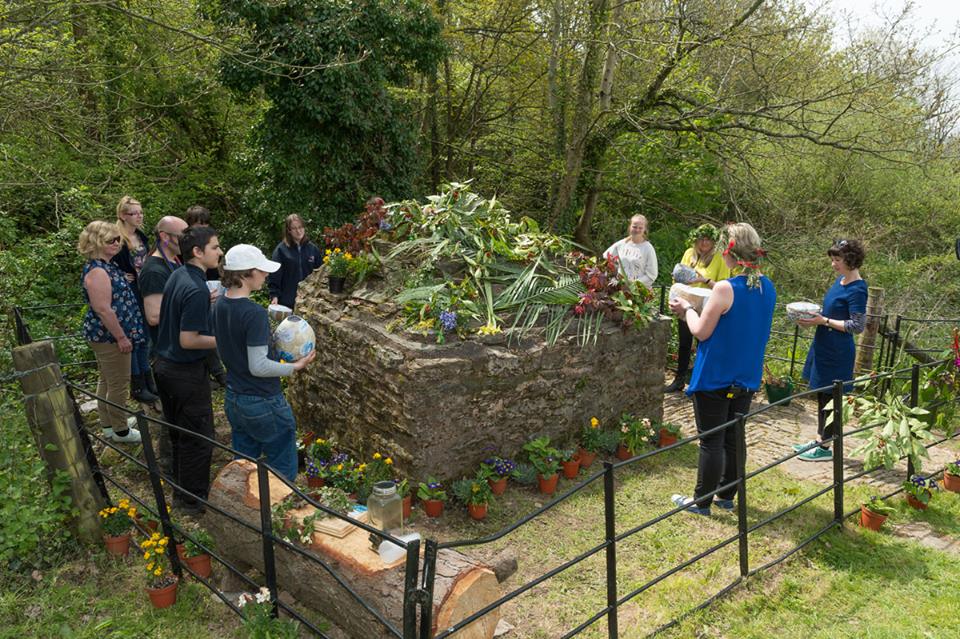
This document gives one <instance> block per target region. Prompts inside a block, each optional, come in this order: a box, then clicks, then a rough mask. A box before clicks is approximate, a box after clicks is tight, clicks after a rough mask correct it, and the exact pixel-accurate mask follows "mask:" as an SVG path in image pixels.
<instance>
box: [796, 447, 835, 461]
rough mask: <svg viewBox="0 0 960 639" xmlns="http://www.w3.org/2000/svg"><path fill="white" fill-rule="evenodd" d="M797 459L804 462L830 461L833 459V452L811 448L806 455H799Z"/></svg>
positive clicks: (826, 449)
mask: <svg viewBox="0 0 960 639" xmlns="http://www.w3.org/2000/svg"><path fill="white" fill-rule="evenodd" d="M797 459H802V460H803V461H830V460H831V459H833V451H831V450H830V449H829V448H820V447H819V446H817V447H816V448H811V449H810V450H808V451H807V452H805V453H800V454H799V455H797Z"/></svg>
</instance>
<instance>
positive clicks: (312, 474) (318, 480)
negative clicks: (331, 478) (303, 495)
mask: <svg viewBox="0 0 960 639" xmlns="http://www.w3.org/2000/svg"><path fill="white" fill-rule="evenodd" d="M326 473H327V462H325V461H323V460H314V459H313V458H312V457H307V470H306V475H307V487H308V488H323V487H324V485H325V484H326Z"/></svg>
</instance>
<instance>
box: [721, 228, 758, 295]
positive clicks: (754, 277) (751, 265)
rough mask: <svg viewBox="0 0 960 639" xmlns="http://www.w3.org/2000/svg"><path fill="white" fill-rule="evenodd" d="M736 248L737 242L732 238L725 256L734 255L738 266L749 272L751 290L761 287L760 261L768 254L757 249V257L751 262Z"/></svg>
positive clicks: (748, 282) (724, 252)
mask: <svg viewBox="0 0 960 639" xmlns="http://www.w3.org/2000/svg"><path fill="white" fill-rule="evenodd" d="M736 247H737V241H736V240H735V239H733V238H732V237H731V238H730V241H729V242H728V243H727V248H725V249H724V250H723V254H724V255H730V254H731V253H732V254H733V257H735V258H736V259H737V266H739V267H741V268H742V269H743V270H745V271H746V272H747V286H749V287H750V288H755V287H757V286H760V260H761V259H763V258H764V257H766V256H767V252H766V251H764V250H763V249H762V248H760V247H757V249H756V251H755V257H754V258H753V260H749V259H747V257H746V256H744V255H743V254H742V253H741V252H740V251H738V250H736Z"/></svg>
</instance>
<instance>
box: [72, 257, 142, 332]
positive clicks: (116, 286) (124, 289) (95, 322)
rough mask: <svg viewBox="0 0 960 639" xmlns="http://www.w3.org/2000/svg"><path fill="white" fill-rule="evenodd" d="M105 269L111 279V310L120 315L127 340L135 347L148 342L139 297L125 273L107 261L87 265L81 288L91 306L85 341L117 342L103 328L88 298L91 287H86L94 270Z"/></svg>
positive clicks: (85, 318)
mask: <svg viewBox="0 0 960 639" xmlns="http://www.w3.org/2000/svg"><path fill="white" fill-rule="evenodd" d="M95 268H102V269H103V270H104V271H106V272H107V275H108V276H109V277H110V291H111V296H110V306H111V308H113V312H114V313H116V314H117V320H118V321H119V322H120V328H122V329H123V332H124V333H125V334H126V336H127V338H128V339H129V340H130V342H131V343H132V344H134V345H136V344H144V343H146V341H147V336H146V333H145V332H144V328H143V315H141V314H140V304H139V303H138V302H137V296H136V295H134V293H133V289H132V288H130V283H129V282H128V281H127V278H126V277H124V275H123V271H121V270H120V268H119V267H118V266H117V265H116V264H113V263H112V262H104V261H103V260H89V261H88V262H87V263H86V264H84V265H83V274H82V275H81V276H80V288H81V289H83V300H84V301H85V302H86V303H87V305H88V306H87V314H86V315H84V316H83V330H82V332H83V337H84V339H86V340H87V341H88V342H101V343H107V344H113V343H115V342H116V341H117V340H115V339H114V338H113V335H111V334H110V331H108V330H107V328H106V327H105V326H104V325H103V322H102V321H101V320H100V316H99V315H97V314H96V313H95V312H94V311H93V309H92V308H90V306H89V304H90V297H89V295H87V287H86V286H83V279H84V278H85V277H86V276H87V273H89V272H90V271H91V270H92V269H95Z"/></svg>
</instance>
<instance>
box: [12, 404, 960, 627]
mask: <svg viewBox="0 0 960 639" xmlns="http://www.w3.org/2000/svg"><path fill="white" fill-rule="evenodd" d="M4 413H5V417H7V416H9V417H11V419H9V420H5V423H13V424H15V425H19V426H16V427H14V428H12V429H8V430H7V431H6V435H5V437H7V438H10V437H19V438H24V437H25V438H27V439H26V441H27V442H29V435H28V434H27V431H26V429H25V427H24V424H23V418H22V416H19V415H17V412H16V411H12V410H10V405H9V404H8V405H7V407H6V409H5V410H4ZM220 418H222V415H221V416H220ZM220 426H222V424H220ZM222 435H223V434H222V433H221V437H222ZM7 443H8V444H9V441H7ZM15 450H18V451H20V452H23V451H24V450H27V449H25V448H24V447H23V446H19V445H18V446H17V447H16V449H15ZM696 455H697V451H696V449H695V448H694V447H693V446H684V447H682V448H681V449H678V450H674V451H670V452H667V453H664V454H660V455H657V456H655V457H653V458H650V459H647V460H644V461H643V462H639V463H636V464H633V465H631V466H629V467H625V468H621V469H619V470H618V471H617V475H616V484H617V490H616V495H615V504H616V506H615V507H616V513H617V520H616V521H617V532H618V533H622V532H624V531H626V530H628V529H630V528H632V527H634V526H637V525H639V524H641V523H643V522H645V521H647V520H649V519H650V518H652V517H654V516H656V515H659V514H661V513H663V512H665V511H666V510H668V509H669V508H671V505H670V504H669V495H670V494H671V493H674V492H686V493H689V492H690V490H691V488H692V486H693V483H694V481H695V474H696ZM15 457H16V456H14V455H9V456H7V457H6V458H5V461H6V462H7V463H11V464H13V463H16V462H15ZM101 458H102V460H103V461H104V463H105V464H107V465H109V466H110V467H111V471H112V472H113V473H114V474H115V475H117V476H119V477H123V478H124V480H126V481H131V482H134V483H135V484H137V490H136V492H137V493H138V494H141V495H144V496H145V495H148V494H149V490H148V489H147V485H146V483H145V482H143V481H142V479H140V478H139V471H136V470H135V469H134V468H133V466H132V465H131V464H129V463H128V462H125V461H123V460H122V459H120V458H119V456H116V455H113V456H111V455H110V454H105V455H102V456H101ZM221 461H223V460H221ZM22 464H23V467H24V468H29V470H30V473H32V475H31V477H32V479H31V478H29V477H28V478H27V479H26V480H22V481H21V484H20V488H19V489H18V492H17V494H19V495H21V499H22V500H27V499H38V497H35V496H34V497H28V496H27V495H28V491H27V490H25V487H26V486H27V485H28V484H29V483H30V482H36V481H37V480H38V477H39V475H38V472H39V471H38V470H37V464H36V461H35V460H29V459H24V460H23V461H22ZM599 468H600V466H599V465H594V466H593V468H591V471H593V472H595V471H597V470H598V469H599ZM7 477H8V478H11V481H12V478H14V477H16V473H10V474H7ZM583 477H585V474H581V478H583ZM24 481H25V482H26V483H23V482H24ZM573 485H574V484H573V483H572V482H569V481H566V480H561V486H560V490H561V491H563V490H567V489H569V488H571V487H572V486H573ZM818 488H819V487H818V486H816V485H814V484H812V483H810V482H804V481H799V480H796V479H793V478H791V477H789V476H787V475H785V474H783V473H781V472H779V471H777V470H773V471H768V472H766V473H764V474H763V475H761V476H759V477H757V478H755V479H752V480H750V482H749V483H748V503H749V505H750V506H749V514H748V517H749V521H750V523H751V524H753V523H756V522H758V521H760V520H761V519H763V518H765V517H767V516H769V515H770V514H772V513H774V512H776V511H778V510H780V509H782V508H784V507H786V506H789V505H791V504H793V503H796V502H797V501H799V500H800V499H802V498H803V497H804V496H805V495H809V494H811V493H813V492H815V491H816V490H817V489H818ZM869 495H870V490H869V489H868V488H866V487H863V486H851V487H848V489H847V491H846V501H845V506H846V509H847V510H852V509H854V508H855V507H856V506H857V504H858V503H859V502H860V501H863V500H865V499H866V498H867V497H868V496H869ZM832 500H833V497H832V494H829V493H828V494H827V495H824V496H822V497H820V498H818V499H817V500H815V501H813V502H811V503H810V504H808V505H806V506H804V507H803V508H800V509H798V510H796V511H795V512H793V513H791V514H789V515H787V516H785V517H783V518H781V519H780V520H778V521H776V522H774V523H772V524H770V525H768V526H765V527H764V528H762V529H760V530H758V531H756V532H754V533H752V534H751V535H750V547H749V553H750V565H751V567H757V566H759V565H761V564H763V563H765V562H767V561H769V560H772V559H774V558H776V557H778V556H780V555H781V554H783V553H784V552H786V551H787V550H789V549H791V548H793V547H794V546H795V545H796V544H798V543H799V542H800V541H801V540H803V539H805V538H806V537H807V536H808V535H810V534H811V533H813V532H814V531H816V530H818V529H820V528H821V527H822V526H824V525H825V524H826V523H827V522H829V521H830V520H831V518H832ZM544 501H545V498H544V497H543V496H541V495H538V494H537V493H535V492H534V490H533V489H531V488H524V487H520V486H517V485H516V484H512V485H511V487H510V488H509V489H508V491H507V494H506V495H505V496H504V497H502V498H498V499H497V500H496V501H495V502H494V503H493V504H492V505H491V508H490V515H489V517H488V519H487V520H485V521H483V522H474V521H472V520H470V519H469V518H468V517H467V516H466V513H465V509H462V508H460V507H458V506H457V505H454V504H451V505H450V506H449V508H448V510H447V513H446V514H445V515H444V516H443V518H442V519H441V520H439V521H432V520H426V519H425V518H422V517H417V518H416V519H415V520H414V527H415V528H416V529H418V530H419V531H420V532H422V533H423V534H424V536H426V537H433V538H436V539H440V540H450V539H464V538H477V537H481V536H484V535H487V534H490V533H493V532H496V531H497V530H500V529H501V528H502V527H504V526H506V525H508V524H509V523H511V522H513V521H516V520H517V519H518V518H519V517H521V516H523V514H525V513H527V512H530V511H531V510H533V509H535V508H537V507H538V506H539V505H542V504H543V503H544ZM893 504H894V506H895V507H896V509H897V513H896V514H895V515H894V516H893V517H892V522H894V523H895V524H896V523H902V522H910V521H923V522H925V523H926V524H927V525H928V526H929V528H930V529H931V530H932V531H933V532H935V533H936V534H938V535H941V536H944V537H953V538H956V537H958V536H960V523H958V522H960V497H958V496H957V495H954V494H941V495H938V496H937V497H936V499H935V500H934V504H933V505H932V506H931V509H930V510H928V511H926V512H924V513H918V512H917V511H914V510H912V509H910V508H909V507H907V506H906V505H905V504H904V503H903V500H902V499H901V498H895V499H894V500H893ZM30 512H32V511H30ZM887 526H888V528H889V526H890V524H888V525H887ZM736 531H737V525H736V516H735V514H734V513H729V512H725V511H719V510H715V512H714V516H713V517H711V518H701V517H697V516H692V515H687V514H680V515H678V516H675V517H671V518H669V519H667V520H665V521H663V522H660V523H658V524H656V525H654V526H651V527H649V528H647V529H645V530H643V531H641V532H639V533H637V534H635V535H633V536H631V537H629V538H627V539H625V540H623V541H622V542H620V543H619V544H618V545H617V557H618V570H619V574H618V583H617V592H618V595H619V596H623V595H625V594H626V593H628V592H630V591H632V590H634V589H637V588H640V587H641V586H643V585H644V584H646V583H647V582H648V581H650V580H651V579H654V578H655V577H657V576H658V575H659V574H661V573H662V572H663V571H665V570H667V569H669V568H670V567H672V566H674V565H677V564H679V563H681V562H683V561H685V560H688V559H690V558H691V557H693V556H694V555H696V554H697V553H699V552H701V551H703V550H705V549H707V548H708V547H709V546H711V545H713V544H716V543H718V542H719V541H721V540H723V539H726V538H728V537H730V536H732V535H734V534H735V533H736ZM603 532H604V527H603V500H602V482H600V481H596V482H594V483H593V484H592V485H591V486H589V487H588V488H586V489H585V490H583V491H581V492H580V493H578V494H577V495H576V496H574V497H573V498H571V499H569V500H567V501H566V502H564V503H563V504H560V505H559V506H557V507H556V508H554V509H553V510H551V511H550V513H549V514H548V515H547V516H545V517H543V518H539V519H537V520H534V521H531V522H530V523H528V524H526V525H524V526H522V527H521V528H519V529H518V530H516V531H514V532H512V533H510V534H509V535H507V536H506V537H505V538H504V539H502V540H499V541H497V542H494V543H491V544H486V545H483V546H479V547H475V548H474V549H468V550H467V552H468V553H476V554H478V555H480V556H483V557H486V556H491V555H493V554H494V553H496V552H498V551H500V550H504V549H508V548H509V549H511V550H512V551H513V552H515V553H516V554H517V556H518V559H519V569H518V574H517V575H515V576H513V577H512V578H510V580H509V581H507V582H506V584H504V586H503V588H504V592H507V591H508V590H509V589H513V588H517V587H519V586H520V585H522V584H523V583H526V582H527V581H529V580H530V579H533V578H535V577H537V576H539V575H541V574H543V573H544V572H546V571H547V570H549V569H551V568H553V567H555V566H557V565H559V564H561V563H563V562H565V561H567V560H569V559H571V558H573V557H574V556H576V555H577V554H579V553H582V552H585V551H586V550H588V549H589V548H591V547H593V546H595V545H596V544H598V543H600V542H601V541H602V540H603ZM61 552H62V549H61ZM71 553H73V554H76V553H77V550H76V547H71V548H70V549H69V550H68V552H67V554H68V555H69V554H71ZM80 555H81V556H80V557H79V558H77V559H74V560H72V561H57V560H55V559H54V560H52V565H40V564H37V567H36V568H35V569H34V570H31V569H30V568H29V567H28V566H26V565H21V566H20V569H19V570H16V571H14V570H7V571H6V572H4V573H2V574H0V579H2V580H3V584H2V585H3V592H2V594H0V637H7V636H9V637H98V638H99V637H174V638H176V637H181V636H183V637H188V636H189V637H224V636H237V637H239V636H243V631H242V628H241V626H240V620H239V618H238V617H237V616H236V615H235V614H233V613H232V612H231V611H230V610H228V609H227V608H226V607H225V606H224V605H223V604H222V603H220V602H218V601H216V600H214V598H213V595H212V594H211V593H209V592H208V591H207V590H206V589H205V588H203V587H202V586H200V585H197V584H192V583H188V584H185V586H184V588H183V589H182V590H181V594H180V600H179V601H178V603H177V605H176V606H175V607H174V608H172V609H171V610H168V611H153V610H152V609H151V608H150V607H149V604H148V603H147V599H146V595H145V593H144V592H143V590H142V581H141V579H140V569H139V565H138V564H137V563H136V562H134V561H127V562H117V561H112V560H109V559H108V558H107V557H106V556H105V555H104V554H103V552H102V551H101V550H99V549H84V550H83V551H82V552H80ZM61 556H62V555H61ZM958 570H960V557H958V556H956V555H953V554H948V553H944V552H941V551H937V550H933V549H929V548H926V547H924V546H921V545H920V544H919V543H918V542H916V541H914V540H912V539H906V538H902V537H898V536H895V535H893V534H891V532H890V531H889V530H886V531H883V532H881V533H872V532H868V531H862V530H860V529H859V528H857V527H855V525H854V522H853V521H848V522H847V526H846V528H845V529H844V530H843V531H836V532H831V533H828V534H827V535H826V536H824V537H823V538H821V540H819V541H816V542H814V543H813V544H811V545H810V546H808V547H807V548H806V549H805V550H804V551H802V552H801V553H799V554H797V555H795V556H794V557H793V558H791V559H790V560H788V561H787V562H785V563H784V564H781V565H780V566H778V567H775V568H773V569H771V570H769V571H766V572H764V573H761V574H759V575H757V576H755V577H753V578H750V579H748V580H747V581H746V582H745V583H744V584H742V585H741V586H739V587H737V588H736V589H734V590H733V591H732V592H731V593H730V594H728V595H727V596H726V597H724V598H721V599H720V600H719V601H718V602H717V603H715V604H714V605H713V606H711V607H710V608H708V609H706V610H704V611H701V612H696V613H692V614H690V615H688V616H687V617H685V618H683V619H681V621H680V623H679V624H678V625H676V626H674V627H672V628H669V629H667V630H665V631H664V632H663V633H662V636H664V637H669V638H671V639H673V638H688V637H689V638H695V637H696V638H700V637H717V638H721V637H724V638H726V637H729V638H731V639H732V638H740V637H748V638H749V637H769V636H777V637H803V638H804V639H809V638H812V637H827V636H829V637H831V638H832V637H838V636H839V637H845V636H851V637H853V636H860V637H876V638H885V637H891V638H892V637H898V638H899V637H907V638H909V637H918V638H919V637H950V636H958V635H960V613H958V612H957V611H956V607H955V606H954V605H953V602H952V597H951V595H950V593H951V592H952V589H951V586H952V584H953V582H954V581H955V578H954V575H955V574H957V573H958ZM605 574H606V573H605V558H604V554H603V552H600V553H598V554H596V555H594V556H593V557H591V558H589V559H587V560H586V561H584V562H583V563H582V564H580V565H578V566H575V567H573V568H571V569H568V570H566V571H564V572H562V573H560V574H559V575H558V576H557V577H555V578H553V579H551V580H549V581H548V582H546V583H545V584H542V585H540V586H537V587H536V588H534V589H532V590H531V591H529V592H527V593H525V594H523V595H521V596H520V597H518V598H517V599H516V600H514V601H512V602H510V603H508V604H507V605H505V606H504V609H503V617H504V618H505V619H506V620H508V621H510V622H511V623H513V624H515V625H516V626H517V629H516V630H515V631H514V632H513V634H512V635H511V636H512V637H516V638H517V639H540V638H548V637H558V636H561V635H563V634H564V633H565V632H568V631H569V630H571V629H572V628H574V627H576V626H577V625H579V624H580V623H582V622H583V621H585V620H586V619H587V618H589V617H590V616H592V615H593V614H594V613H595V612H597V611H598V610H600V609H602V608H603V607H604V606H605V605H606V598H605V596H606V595H605ZM738 575H739V570H738V548H737V543H736V542H734V543H732V544H730V545H728V546H727V547H725V548H723V549H722V550H720V551H718V552H716V553H714V554H712V555H710V556H709V557H707V558H705V559H703V560H701V561H699V562H697V563H695V564H694V565H692V566H690V567H689V568H687V569H685V570H683V571H681V572H679V573H677V574H675V575H673V576H670V577H668V578H666V579H664V580H663V581H661V582H660V583H658V584H656V585H654V586H652V587H650V588H649V589H647V590H645V591H644V592H642V593H641V594H639V595H638V596H637V597H635V598H634V599H632V600H631V601H630V602H628V603H626V604H624V605H623V606H622V607H621V609H620V611H619V615H618V619H619V626H620V636H621V637H624V638H633V637H645V636H647V635H648V634H649V633H650V632H651V631H653V630H655V629H656V628H659V627H660V626H662V625H664V624H667V623H669V622H671V621H672V620H673V619H675V618H676V617H677V616H678V615H682V614H683V613H686V612H688V611H691V610H692V609H694V608H695V607H696V606H697V605H699V603H700V602H702V601H703V600H705V599H707V598H708V597H710V596H712V595H714V594H715V593H717V592H718V591H720V590H721V589H723V588H724V587H725V586H726V585H727V584H729V583H730V582H732V581H733V580H735V579H736V578H737V577H738ZM582 636H584V637H605V636H606V625H605V620H603V619H601V620H600V621H598V622H597V623H595V624H593V625H592V626H591V627H590V628H588V629H587V630H585V632H584V633H583V635H582Z"/></svg>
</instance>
